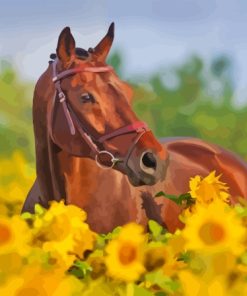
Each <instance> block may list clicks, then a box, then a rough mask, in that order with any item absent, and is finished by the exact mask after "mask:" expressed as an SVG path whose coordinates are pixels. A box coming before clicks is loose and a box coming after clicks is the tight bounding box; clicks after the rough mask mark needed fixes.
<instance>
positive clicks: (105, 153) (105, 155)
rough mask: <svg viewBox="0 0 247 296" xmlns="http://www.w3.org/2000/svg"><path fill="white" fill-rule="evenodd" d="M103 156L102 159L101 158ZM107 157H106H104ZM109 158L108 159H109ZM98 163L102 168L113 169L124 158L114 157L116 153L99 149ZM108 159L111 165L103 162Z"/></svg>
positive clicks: (96, 158) (96, 156) (96, 159)
mask: <svg viewBox="0 0 247 296" xmlns="http://www.w3.org/2000/svg"><path fill="white" fill-rule="evenodd" d="M100 158H101V160H100ZM104 158H105V159H104ZM107 158H108V159H107ZM95 161H96V164H97V165H98V166H99V167H100V168H102V169H111V168H113V167H114V165H115V164H116V163H117V162H121V161H122V160H121V159H119V158H116V157H114V155H113V154H112V153H111V152H109V151H106V150H103V151H99V153H98V154H96V155H95ZM103 161H106V162H108V163H109V165H105V164H103V163H102V162H103Z"/></svg>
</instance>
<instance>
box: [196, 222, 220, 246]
mask: <svg viewBox="0 0 247 296" xmlns="http://www.w3.org/2000/svg"><path fill="white" fill-rule="evenodd" d="M199 236H200V238H201V239H202V240H203V242H204V243H205V244H207V245H213V244H216V243H218V242H220V241H222V240H223V239H224V237H225V230H224V228H223V227H222V225H220V224H219V223H217V222H208V223H205V224H203V225H202V226H201V227H200V229H199Z"/></svg>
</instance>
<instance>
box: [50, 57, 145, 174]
mask: <svg viewBox="0 0 247 296" xmlns="http://www.w3.org/2000/svg"><path fill="white" fill-rule="evenodd" d="M57 63H58V59H55V61H54V62H53V63H52V70H53V78H52V81H53V82H54V85H55V89H56V93H55V96H54V103H53V106H54V107H53V108H55V100H57V99H59V102H60V104H61V105H62V109H63V112H64V115H65V118H66V121H67V124H68V127H69V130H70V134H71V135H72V136H74V135H75V133H76V129H77V131H78V132H79V134H80V136H81V137H82V138H83V140H84V141H85V142H86V143H87V144H88V146H89V147H90V149H91V154H92V156H93V157H94V158H95V161H96V164H97V165H98V166H99V167H101V168H105V169H109V168H112V167H113V166H114V165H115V164H116V163H118V162H123V164H124V166H127V165H128V160H129V158H130V156H131V153H132V151H133V149H134V147H135V145H136V144H137V143H138V141H139V140H140V138H141V137H142V136H143V135H144V134H145V133H146V132H147V131H149V128H148V126H147V124H146V123H145V122H143V121H136V122H134V123H132V124H129V125H127V126H124V127H121V128H119V129H117V130H115V131H113V132H111V133H109V134H105V135H103V136H101V137H99V138H98V139H94V138H93V137H92V136H91V135H90V134H89V133H88V132H87V130H86V129H85V127H84V126H83V125H82V123H81V121H80V119H79V118H78V117H77V115H76V113H75V112H74V111H73V109H72V108H71V105H70V104H69V102H68V100H67V98H66V95H65V93H64V92H63V90H62V88H61V80H62V79H64V78H67V77H69V76H72V75H75V74H77V73H81V72H94V73H102V72H109V71H112V70H113V68H112V67H111V66H102V67H96V66H95V67H93V66H90V67H89V66H80V67H75V68H71V69H68V70H64V71H62V72H60V73H57ZM53 111H54V110H53ZM133 132H135V133H136V134H137V135H136V137H135V139H134V141H133V143H132V145H131V146H130V147H129V149H128V151H127V154H126V156H125V157H124V158H123V159H120V158H115V157H114V155H113V154H112V153H111V152H109V151H107V150H100V148H99V147H98V144H102V145H103V147H104V142H105V141H107V140H110V139H112V138H114V137H118V136H121V135H124V134H129V133H133ZM50 133H51V138H52V139H53V141H54V137H53V131H52V128H51V129H50ZM54 142H55V141H54Z"/></svg>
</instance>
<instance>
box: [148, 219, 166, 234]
mask: <svg viewBox="0 0 247 296" xmlns="http://www.w3.org/2000/svg"><path fill="white" fill-rule="evenodd" d="M148 228H149V230H150V232H151V233H152V235H153V236H154V237H155V238H157V237H158V236H159V235H161V233H162V231H163V227H162V226H161V225H159V224H158V223H157V222H156V221H154V220H149V221H148Z"/></svg>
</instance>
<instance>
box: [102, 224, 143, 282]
mask: <svg viewBox="0 0 247 296" xmlns="http://www.w3.org/2000/svg"><path fill="white" fill-rule="evenodd" d="M145 240H146V236H145V235H144V234H143V227H142V226H140V225H137V224H135V223H129V224H127V225H125V226H123V228H122V229H121V231H120V233H119V236H118V238H116V239H114V240H112V241H111V242H110V243H109V244H108V245H107V247H106V253H107V256H106V258H105V263H106V267H107V271H108V274H109V275H110V276H111V277H112V278H115V279H119V280H122V281H126V282H130V281H135V280H137V279H138V278H139V277H140V275H141V274H142V273H143V272H144V271H145V268H144V243H145Z"/></svg>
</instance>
